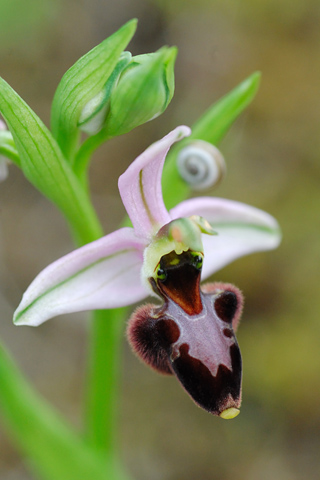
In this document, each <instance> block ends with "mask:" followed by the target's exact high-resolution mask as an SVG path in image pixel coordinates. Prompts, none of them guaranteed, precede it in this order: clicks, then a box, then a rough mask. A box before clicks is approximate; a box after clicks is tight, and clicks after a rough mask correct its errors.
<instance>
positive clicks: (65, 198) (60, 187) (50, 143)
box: [0, 78, 101, 243]
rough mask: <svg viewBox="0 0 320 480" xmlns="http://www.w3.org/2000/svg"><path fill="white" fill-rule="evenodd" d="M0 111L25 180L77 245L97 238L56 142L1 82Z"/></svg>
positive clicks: (81, 194)
mask: <svg viewBox="0 0 320 480" xmlns="http://www.w3.org/2000/svg"><path fill="white" fill-rule="evenodd" d="M0 111H1V113H2V115H3V117H4V118H5V119H6V122H7V125H8V127H9V128H10V130H11V133H12V136H13V139H14V142H15V145H16V149H17V151H18V154H19V157H20V166H21V169H22V170H23V172H24V174H25V176H26V177H27V178H28V180H29V181H30V182H31V183H32V184H33V185H34V186H35V187H36V188H37V189H38V190H40V192H42V193H43V194H44V195H45V196H46V197H48V198H49V199H50V200H51V201H52V202H53V203H55V204H56V205H57V206H58V207H59V208H60V210H61V211H62V212H63V213H64V215H65V216H66V217H67V219H68V221H69V224H70V225H71V226H72V229H73V231H74V232H77V241H78V242H79V243H87V242H89V241H92V240H95V239H96V238H98V237H99V236H100V235H101V229H100V226H99V222H98V219H97V217H96V214H95V212H94V210H93V207H92V206H91V203H90V201H89V198H88V196H87V193H86V192H85V191H84V190H83V188H82V186H81V184H80V182H79V180H78V179H77V177H76V176H75V174H74V173H73V171H72V169H71V167H70V165H69V164H68V163H67V161H66V160H65V158H64V157H63V155H62V153H61V150H60V149H59V147H58V145H57V143H56V141H55V140H54V138H53V137H52V135H51V133H50V132H49V130H48V129H47V128H46V126H45V125H44V124H43V123H42V121H41V120H40V119H39V117H38V116H37V115H36V114H35V113H34V112H33V111H32V110H31V108H30V107H29V106H28V105H27V104H26V103H25V102H24V101H23V100H22V99H21V98H20V97H19V95H18V94H17V93H16V92H15V91H14V90H13V89H12V88H11V87H10V86H9V85H8V84H7V83H6V82H5V81H4V80H3V79H2V78H0Z"/></svg>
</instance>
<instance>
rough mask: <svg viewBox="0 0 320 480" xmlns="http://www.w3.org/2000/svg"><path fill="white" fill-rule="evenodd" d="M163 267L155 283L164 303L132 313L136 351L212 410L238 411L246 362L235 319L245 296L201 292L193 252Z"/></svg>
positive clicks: (232, 291)
mask: <svg viewBox="0 0 320 480" xmlns="http://www.w3.org/2000/svg"><path fill="white" fill-rule="evenodd" d="M174 255H176V257H178V258H177V261H176V259H175V257H174ZM173 260H174V261H173ZM160 267H161V280H160V279H159V278H158V279H151V284H152V286H153V288H154V290H155V291H156V292H157V293H158V294H159V295H160V296H161V297H162V299H163V304H162V305H161V306H159V307H156V306H154V305H145V306H142V307H140V308H138V309H137V310H136V312H135V313H134V314H133V315H132V317H131V319H130V321H129V325H128V330H127V333H128V339H129V342H130V344H131V345H132V348H133V350H134V351H135V352H136V353H137V355H138V356H139V357H140V358H142V359H143V360H144V361H145V362H146V363H147V364H148V365H150V366H151V367H152V368H154V369H155V370H157V371H159V372H161V373H166V374H168V373H173V374H174V375H175V376H176V377H177V379H178V380H179V382H180V383H181V385H182V386H183V388H184V389H185V390H186V391H187V393H188V394H189V395H190V396H191V398H192V399H193V400H194V402H195V403H196V404H197V405H199V406H200V407H202V408H204V409H205V410H207V411H208V412H210V413H213V414H215V415H220V414H221V412H223V411H224V410H226V409H229V408H237V409H238V408H239V407H240V403H241V377H242V361H241V354H240V349H239V346H238V343H237V340H236V338H235V334H234V330H233V320H234V319H235V318H237V321H238V316H239V312H240V313H241V306H242V298H241V294H240V292H238V290H237V289H236V287H233V286H231V285H229V284H226V285H224V284H220V283H219V284H209V285H207V286H204V291H202V290H201V288H200V276H201V269H199V268H196V266H195V263H194V256H192V255H191V253H190V252H184V253H183V254H181V256H178V255H177V254H175V252H172V253H171V254H169V255H168V256H165V257H163V258H162V259H161V263H160ZM225 287H226V288H225Z"/></svg>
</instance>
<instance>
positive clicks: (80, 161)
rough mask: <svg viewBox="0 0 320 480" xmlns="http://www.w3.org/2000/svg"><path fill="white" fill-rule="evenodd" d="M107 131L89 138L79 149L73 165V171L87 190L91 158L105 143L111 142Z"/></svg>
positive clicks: (103, 130) (101, 131)
mask: <svg viewBox="0 0 320 480" xmlns="http://www.w3.org/2000/svg"><path fill="white" fill-rule="evenodd" d="M110 138H111V137H109V136H108V135H107V134H106V131H105V129H102V130H100V132H98V133H97V134H96V135H93V136H91V137H88V138H87V139H86V140H85V141H84V142H83V144H82V145H81V147H80V148H79V150H78V152H77V154H76V156H75V159H74V164H73V170H74V172H75V174H76V175H77V177H78V178H79V180H80V181H81V183H82V184H83V185H84V186H85V187H86V188H87V181H88V178H87V173H88V167H89V164H90V160H91V156H92V154H93V153H94V151H95V150H96V149H97V148H98V147H99V146H100V145H101V144H102V143H104V142H106V141H107V140H109V139H110Z"/></svg>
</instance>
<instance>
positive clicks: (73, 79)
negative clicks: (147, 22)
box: [51, 19, 137, 159]
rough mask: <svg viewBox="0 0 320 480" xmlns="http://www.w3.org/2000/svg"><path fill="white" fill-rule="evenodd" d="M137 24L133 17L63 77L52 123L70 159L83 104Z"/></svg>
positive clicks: (97, 88) (97, 87)
mask: <svg viewBox="0 0 320 480" xmlns="http://www.w3.org/2000/svg"><path fill="white" fill-rule="evenodd" d="M136 25H137V21H136V20H135V19H133V20H130V21H129V22H128V23H126V24H125V25H123V26H122V27H121V28H120V29H119V30H118V31H117V32H115V33H114V34H113V35H111V36H110V37H108V38H107V39H106V40H104V41H103V42H102V43H100V44H99V45H97V46H96V47H95V48H93V49H92V50H91V51H90V52H88V53H87V54H86V55H84V56H83V57H81V58H80V59H79V60H78V61H77V62H76V63H75V64H74V65H73V66H72V67H71V68H70V69H69V70H68V71H67V72H66V73H65V74H64V76H63V77H62V79H61V82H60V84H59V86H58V88H57V90H56V93H55V96H54V99H53V103H52V113H51V127H52V132H53V135H54V136H55V138H56V139H57V141H58V143H59V145H60V148H61V150H62V152H63V153H64V155H65V156H66V157H67V159H72V157H73V155H74V153H75V150H76V148H77V145H78V140H79V135H80V133H79V129H78V121H79V118H80V115H81V112H82V110H83V108H84V106H85V105H86V104H87V103H88V102H89V101H90V100H91V99H92V98H93V97H95V96H96V95H97V94H98V93H99V92H100V91H101V90H102V89H103V87H104V85H105V83H106V82H107V80H108V78H109V76H110V75H111V74H112V72H113V70H114V68H115V66H116V65H117V63H118V60H119V57H120V54H121V53H122V51H123V50H124V48H125V47H126V46H127V44H128V43H129V41H130V40H131V38H132V36H133V34H134V32H135V30H136Z"/></svg>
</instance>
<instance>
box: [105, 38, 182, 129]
mask: <svg viewBox="0 0 320 480" xmlns="http://www.w3.org/2000/svg"><path fill="white" fill-rule="evenodd" d="M176 53H177V50H176V48H174V47H172V48H167V47H163V48H161V49H160V50H159V51H158V52H155V53H150V54H145V55H138V56H135V57H133V58H132V61H131V62H130V63H129V65H128V66H127V67H126V68H125V69H124V70H123V72H122V74H121V75H120V79H119V82H118V84H117V86H116V87H115V88H114V89H113V91H112V93H111V97H110V108H109V113H108V116H107V119H106V124H105V128H106V132H107V133H108V135H109V136H116V135H122V134H123V133H126V132H129V131H130V130H132V129H133V128H135V127H138V126H139V125H142V124H143V123H146V122H148V121H149V120H152V119H153V118H156V117H157V116H158V115H160V114H161V113H163V112H164V110H165V109H166V108H167V106H168V104H169V103H170V101H171V98H172V96H173V92H174V72H173V68H174V62H175V58H176Z"/></svg>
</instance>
